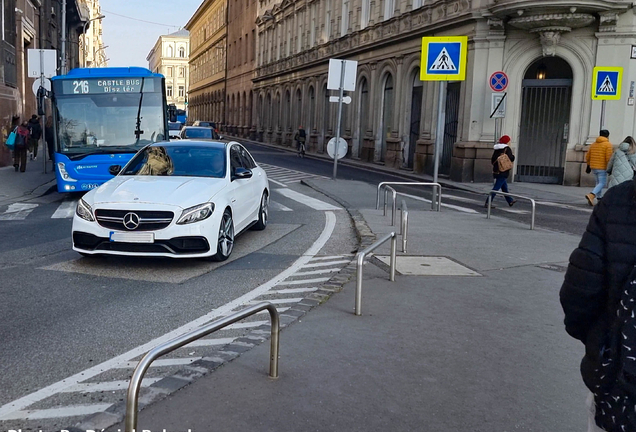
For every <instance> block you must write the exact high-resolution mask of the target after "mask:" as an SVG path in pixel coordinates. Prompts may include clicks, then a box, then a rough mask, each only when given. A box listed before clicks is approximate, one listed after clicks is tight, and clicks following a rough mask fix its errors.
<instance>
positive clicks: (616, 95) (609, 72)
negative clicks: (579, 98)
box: [592, 66, 623, 100]
mask: <svg viewBox="0 0 636 432" xmlns="http://www.w3.org/2000/svg"><path fill="white" fill-rule="evenodd" d="M622 81H623V68H622V67H604V66H597V67H595V68H594V75H593V77H592V99H594V100H619V99H620V98H621V83H622Z"/></svg>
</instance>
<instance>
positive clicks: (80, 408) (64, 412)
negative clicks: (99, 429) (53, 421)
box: [0, 404, 112, 420]
mask: <svg viewBox="0 0 636 432" xmlns="http://www.w3.org/2000/svg"><path fill="white" fill-rule="evenodd" d="M111 405H112V404H93V405H71V406H65V407H63V408H52V409H42V410H26V411H14V412H12V413H11V414H8V415H4V416H2V418H0V420H21V419H28V420H38V419H47V418H62V417H77V416H86V415H90V414H95V413H98V412H102V411H105V410H107V409H108V408H109V407H110V406H111Z"/></svg>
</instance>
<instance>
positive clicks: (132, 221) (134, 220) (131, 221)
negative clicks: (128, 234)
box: [124, 213, 140, 231]
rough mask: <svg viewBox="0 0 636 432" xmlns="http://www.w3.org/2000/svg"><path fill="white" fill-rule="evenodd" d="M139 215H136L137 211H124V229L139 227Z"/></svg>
mask: <svg viewBox="0 0 636 432" xmlns="http://www.w3.org/2000/svg"><path fill="white" fill-rule="evenodd" d="M139 222H140V220H139V216H137V213H126V216H124V226H125V227H126V229H128V230H131V231H132V230H134V229H137V227H139Z"/></svg>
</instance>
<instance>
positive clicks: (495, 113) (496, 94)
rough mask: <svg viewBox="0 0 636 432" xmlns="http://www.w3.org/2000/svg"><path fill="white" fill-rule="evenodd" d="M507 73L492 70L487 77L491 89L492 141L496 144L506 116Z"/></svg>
mask: <svg viewBox="0 0 636 432" xmlns="http://www.w3.org/2000/svg"><path fill="white" fill-rule="evenodd" d="M509 81H510V80H509V79H508V75H506V73H505V72H503V71H497V72H494V73H493V74H492V75H490V78H489V79H488V85H489V86H490V89H491V90H492V91H493V93H492V95H491V104H490V118H494V119H495V133H494V143H495V144H496V143H497V141H498V139H499V137H500V136H501V135H502V127H501V123H502V120H501V119H503V118H505V117H506V95H507V93H506V92H505V91H506V89H507V88H508V83H509Z"/></svg>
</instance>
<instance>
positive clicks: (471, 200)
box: [442, 194, 481, 204]
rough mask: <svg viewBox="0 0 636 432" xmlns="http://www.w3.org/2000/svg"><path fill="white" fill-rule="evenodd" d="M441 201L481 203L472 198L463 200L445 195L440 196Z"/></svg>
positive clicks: (462, 198)
mask: <svg viewBox="0 0 636 432" xmlns="http://www.w3.org/2000/svg"><path fill="white" fill-rule="evenodd" d="M442 198H443V199H450V200H455V201H463V202H468V203H478V204H479V203H481V201H479V200H476V199H472V198H464V197H458V196H455V195H446V194H443V195H442Z"/></svg>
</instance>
